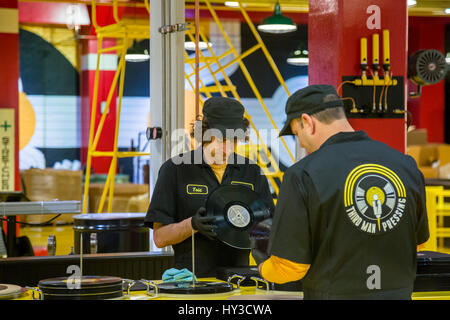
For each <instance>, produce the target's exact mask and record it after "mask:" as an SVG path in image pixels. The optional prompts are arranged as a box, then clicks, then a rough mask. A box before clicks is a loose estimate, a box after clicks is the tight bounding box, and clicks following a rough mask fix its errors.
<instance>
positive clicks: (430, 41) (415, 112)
mask: <svg viewBox="0 0 450 320" xmlns="http://www.w3.org/2000/svg"><path fill="white" fill-rule="evenodd" d="M447 23H448V20H447V19H439V18H438V19H437V18H428V17H411V18H409V40H408V54H409V55H411V54H413V53H414V52H415V51H417V50H424V49H435V50H438V51H440V52H442V53H443V54H444V55H445V54H446V52H445V27H446V24H447ZM416 90H417V88H416V86H415V85H414V84H413V83H412V82H409V91H416ZM408 110H409V111H410V112H411V115H412V124H413V125H414V126H416V128H423V129H427V135H428V141H429V142H434V143H444V122H445V121H444V119H445V114H444V112H445V81H441V82H439V83H437V84H434V85H429V86H424V87H422V94H421V96H420V97H418V98H412V99H408Z"/></svg>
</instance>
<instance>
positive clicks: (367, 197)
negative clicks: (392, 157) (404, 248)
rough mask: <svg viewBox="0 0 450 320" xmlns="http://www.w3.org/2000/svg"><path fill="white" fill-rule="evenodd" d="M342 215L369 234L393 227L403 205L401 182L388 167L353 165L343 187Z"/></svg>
mask: <svg viewBox="0 0 450 320" xmlns="http://www.w3.org/2000/svg"><path fill="white" fill-rule="evenodd" d="M344 205H345V210H346V215H347V217H348V218H349V220H350V222H351V224H352V225H353V226H355V227H356V228H357V229H358V230H360V231H362V232H364V233H368V234H371V235H377V234H383V233H386V232H389V231H391V230H393V229H394V228H395V227H397V226H398V224H399V223H400V221H401V218H402V216H403V213H404V210H405V207H406V190H405V187H404V185H403V182H402V181H401V180H400V178H399V177H398V175H397V174H396V173H395V172H393V171H392V170H390V169H388V168H386V167H384V166H381V165H377V164H365V165H361V166H358V167H356V168H354V169H353V170H352V171H351V172H350V174H349V175H348V177H347V180H346V182H345V191H344Z"/></svg>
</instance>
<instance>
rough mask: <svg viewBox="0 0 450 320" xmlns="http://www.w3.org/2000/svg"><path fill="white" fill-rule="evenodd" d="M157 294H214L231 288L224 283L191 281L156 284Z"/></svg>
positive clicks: (231, 287) (229, 290)
mask: <svg viewBox="0 0 450 320" xmlns="http://www.w3.org/2000/svg"><path fill="white" fill-rule="evenodd" d="M158 290H159V293H167V294H214V293H225V292H231V291H233V286H232V285H230V284H228V283H225V282H211V281H197V282H195V284H193V283H192V281H189V282H187V281H181V282H163V283H161V284H158Z"/></svg>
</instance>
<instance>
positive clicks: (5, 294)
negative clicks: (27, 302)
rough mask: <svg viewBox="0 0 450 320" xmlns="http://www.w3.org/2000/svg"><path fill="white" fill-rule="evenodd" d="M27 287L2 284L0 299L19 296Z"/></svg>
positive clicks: (0, 286) (0, 285)
mask: <svg viewBox="0 0 450 320" xmlns="http://www.w3.org/2000/svg"><path fill="white" fill-rule="evenodd" d="M26 291H27V289H25V288H22V287H19V286H16V285H14V284H0V300H4V299H14V298H18V297H19V296H20V295H22V294H23V293H24V292H26Z"/></svg>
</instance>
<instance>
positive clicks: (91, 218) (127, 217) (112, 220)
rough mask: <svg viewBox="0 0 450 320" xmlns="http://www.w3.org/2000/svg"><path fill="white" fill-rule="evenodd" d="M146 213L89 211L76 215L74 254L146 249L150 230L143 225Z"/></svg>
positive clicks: (148, 243) (148, 244)
mask: <svg viewBox="0 0 450 320" xmlns="http://www.w3.org/2000/svg"><path fill="white" fill-rule="evenodd" d="M145 215H146V214H145V213H89V214H79V215H75V216H74V217H73V218H74V226H73V229H74V245H75V248H74V249H75V254H79V253H80V235H81V234H82V235H83V253H115V252H142V251H149V248H150V236H149V229H148V227H146V226H145V225H144V217H145Z"/></svg>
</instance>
